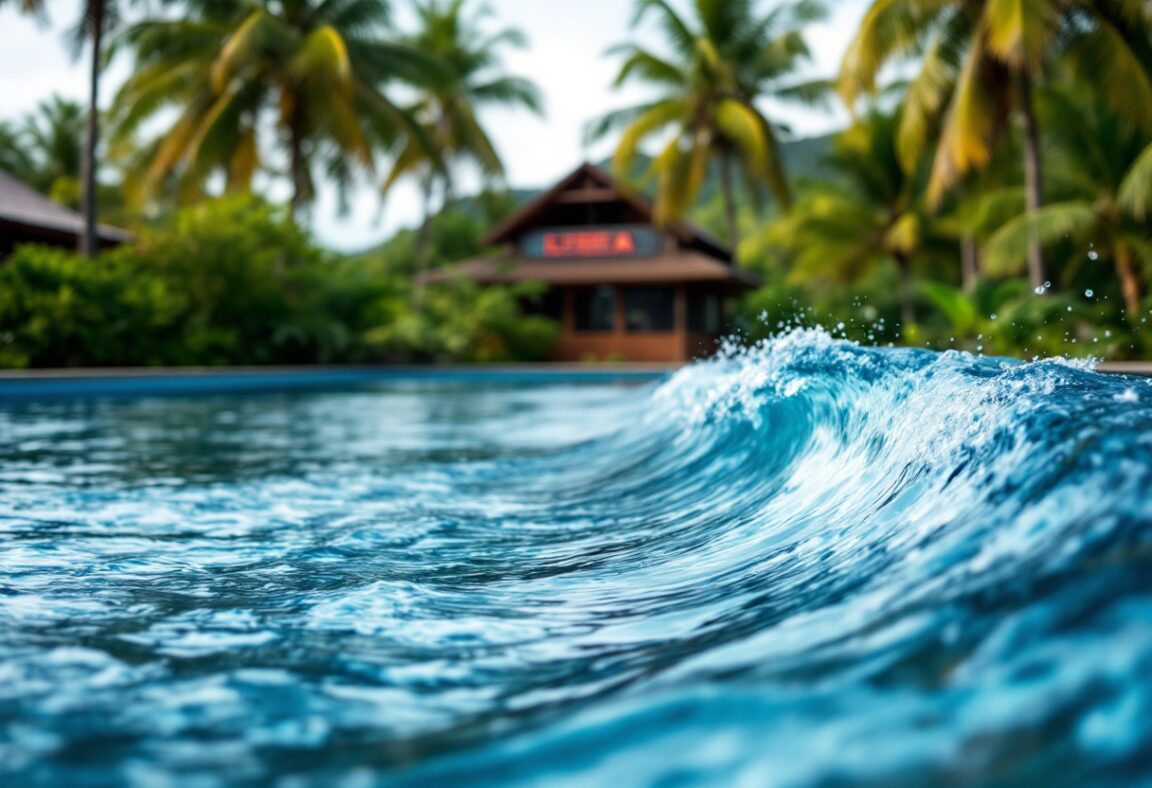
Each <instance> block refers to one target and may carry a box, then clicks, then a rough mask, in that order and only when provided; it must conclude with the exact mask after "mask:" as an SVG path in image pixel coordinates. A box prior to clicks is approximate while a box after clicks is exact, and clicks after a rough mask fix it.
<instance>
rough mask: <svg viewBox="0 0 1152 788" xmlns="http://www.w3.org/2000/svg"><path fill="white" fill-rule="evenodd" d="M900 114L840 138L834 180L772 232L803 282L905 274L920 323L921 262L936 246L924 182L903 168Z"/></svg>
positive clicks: (874, 119) (905, 303)
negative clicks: (917, 282) (890, 271)
mask: <svg viewBox="0 0 1152 788" xmlns="http://www.w3.org/2000/svg"><path fill="white" fill-rule="evenodd" d="M896 123H897V120H896V117H895V116H894V115H891V114H885V113H883V112H880V111H877V110H872V111H870V112H869V113H868V114H866V115H864V116H863V117H861V118H860V119H859V120H858V121H856V123H854V124H853V125H852V126H851V127H850V128H849V129H847V130H846V131H844V132H842V133H841V134H840V135H839V136H837V138H836V140H835V143H834V147H833V151H832V153H831V154H830V155H829V156H828V157H827V159H826V161H825V166H826V167H827V169H828V172H829V176H830V178H829V180H827V181H821V182H816V183H809V184H807V185H806V186H805V188H804V189H803V190H802V192H801V195H800V198H799V201H798V202H797V203H796V205H795V206H794V208H793V209H792V211H791V212H790V213H789V214H787V215H785V216H784V217H782V218H781V219H779V220H777V221H776V222H775V223H774V224H773V225H771V227H770V228H769V230H768V236H769V241H770V242H771V243H773V244H774V245H776V246H778V247H782V248H783V249H785V251H786V252H787V254H788V257H789V258H790V260H791V263H792V276H793V278H796V279H800V280H809V281H812V280H816V281H828V282H832V283H835V284H844V283H849V282H854V281H857V280H859V279H860V278H862V277H863V276H865V275H867V274H868V273H869V272H870V271H872V270H874V269H875V267H876V266H878V265H881V264H884V263H893V264H895V266H896V268H897V270H898V271H899V273H900V280H901V292H900V304H901V317H902V319H903V322H904V324H905V326H907V325H910V324H911V323H913V322H914V321H915V313H914V305H913V288H912V263H913V258H914V257H915V256H916V255H918V254H922V253H923V252H924V251H925V249H926V248H927V247H928V246H929V245H930V244H932V243H933V242H934V241H935V238H934V235H933V228H932V226H931V221H930V216H929V214H928V211H927V208H926V206H925V204H924V201H923V197H922V188H921V186H922V179H920V178H917V177H916V176H915V174H909V173H908V172H907V171H906V170H905V169H904V168H903V167H902V166H901V164H900V161H899V159H898V157H897V152H896V147H895V142H894V141H895V128H896Z"/></svg>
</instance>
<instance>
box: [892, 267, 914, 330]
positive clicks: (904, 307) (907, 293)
mask: <svg viewBox="0 0 1152 788" xmlns="http://www.w3.org/2000/svg"><path fill="white" fill-rule="evenodd" d="M894 256H895V258H896V268H897V269H899V271H900V322H901V324H902V325H901V329H900V333H901V334H903V333H904V328H905V327H906V326H910V325H912V324H913V323H915V322H916V310H915V308H914V307H913V305H912V261H911V260H909V259H908V255H906V254H904V253H903V252H897V253H896V254H895V255H894Z"/></svg>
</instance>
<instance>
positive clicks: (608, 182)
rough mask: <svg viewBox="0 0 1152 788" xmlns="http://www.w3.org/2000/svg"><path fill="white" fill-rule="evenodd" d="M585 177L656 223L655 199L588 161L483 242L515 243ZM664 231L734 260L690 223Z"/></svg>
mask: <svg viewBox="0 0 1152 788" xmlns="http://www.w3.org/2000/svg"><path fill="white" fill-rule="evenodd" d="M583 178H589V179H591V180H592V181H594V182H596V183H598V184H599V185H600V186H601V187H602V188H604V189H610V190H611V191H612V192H614V193H615V194H614V196H615V197H616V198H618V199H619V200H620V201H621V202H623V203H626V204H627V205H629V206H630V207H631V208H632V209H633V210H635V211H636V212H637V213H639V214H640V215H641V216H643V217H645V221H647V222H653V219H652V202H651V200H649V199H648V198H647V197H645V196H644V195H642V194H640V193H638V192H636V191H635V190H634V189H630V188H628V187H626V186H624V185H622V184H621V183H620V182H619V181H617V180H616V178H615V177H614V176H613V175H612V174H611V173H609V172H608V171H607V170H605V169H603V168H601V167H597V166H596V165H595V164H591V163H589V162H584V163H583V164H581V165H580V166H579V167H577V168H576V169H575V170H573V171H572V172H571V173H569V174H568V175H566V176H565V177H564V178H562V179H561V180H560V181H559V183H557V184H556V185H555V186H553V187H552V188H551V189H549V190H548V191H546V192H544V193H543V194H541V195H539V196H538V197H536V198H535V199H533V200H531V201H530V202H529V203H528V204H527V205H525V206H524V207H522V208H521V209H520V210H518V211H517V212H516V213H514V214H512V215H511V216H509V217H508V218H507V219H505V220H504V221H503V222H501V223H500V224H498V225H496V226H495V227H493V228H492V229H491V230H489V231H488V233H487V234H486V235H485V236H484V238H483V242H484V243H485V244H486V245H488V246H495V245H498V244H504V243H510V242H512V241H513V240H514V239H515V237H516V236H517V235H519V234H520V233H522V232H524V231H525V230H527V229H529V228H531V227H532V226H533V224H534V223H535V222H536V221H537V220H539V219H540V217H541V216H542V215H543V213H544V211H545V210H547V209H548V208H550V207H551V206H553V205H555V204H556V202H557V200H558V199H559V197H560V195H561V194H563V193H564V192H566V191H568V190H569V189H570V188H571V187H572V186H573V185H575V184H576V183H579V182H580V181H581V180H582V179H583ZM663 229H664V230H665V231H666V232H669V233H671V234H673V235H675V236H677V237H678V238H679V239H680V240H681V241H682V242H684V243H687V244H691V245H693V246H697V247H699V248H700V249H701V250H702V251H704V252H706V253H708V254H710V255H712V256H713V257H716V258H719V259H722V260H726V261H731V260H732V250H731V249H729V248H728V247H727V246H725V245H724V244H722V243H720V241H718V240H716V239H715V238H713V237H712V236H711V235H709V234H708V233H706V232H704V231H703V230H701V229H700V228H699V227H697V226H695V225H693V224H692V223H690V222H687V221H684V220H679V221H676V222H673V223H672V224H671V225H669V226H668V227H665V228H663Z"/></svg>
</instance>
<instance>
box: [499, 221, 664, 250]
mask: <svg viewBox="0 0 1152 788" xmlns="http://www.w3.org/2000/svg"><path fill="white" fill-rule="evenodd" d="M660 240H661V239H660V235H659V234H658V233H657V232H656V231H655V230H653V229H652V228H651V227H644V226H632V225H624V226H619V227H596V228H579V229H577V228H556V229H546V230H536V231H534V232H530V233H528V234H527V235H525V236H524V238H523V239H522V240H521V242H520V251H521V252H522V253H523V254H524V256H525V257H553V258H565V257H567V258H572V257H577V258H578V257H642V256H648V255H654V254H658V253H659V252H660Z"/></svg>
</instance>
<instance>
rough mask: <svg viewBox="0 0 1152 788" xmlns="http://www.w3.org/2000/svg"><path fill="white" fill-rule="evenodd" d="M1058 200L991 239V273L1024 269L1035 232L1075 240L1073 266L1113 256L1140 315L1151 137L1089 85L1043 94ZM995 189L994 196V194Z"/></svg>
mask: <svg viewBox="0 0 1152 788" xmlns="http://www.w3.org/2000/svg"><path fill="white" fill-rule="evenodd" d="M1041 107H1042V108H1043V109H1046V110H1047V112H1046V113H1045V116H1046V118H1047V119H1048V120H1049V126H1050V129H1051V131H1050V132H1049V135H1050V138H1051V141H1052V143H1053V145H1052V158H1051V163H1052V167H1051V175H1052V187H1053V194H1054V195H1055V197H1056V201H1055V202H1053V203H1051V204H1050V205H1046V206H1044V207H1043V208H1041V209H1040V210H1038V211H1036V212H1035V213H1033V214H1024V215H1021V216H1018V217H1016V218H1015V219H1013V220H1011V221H1009V222H1007V223H1006V224H1004V226H1003V227H1001V228H1000V229H999V230H998V231H997V232H996V233H995V234H994V235H993V236H992V237H991V238H990V239H989V241H988V244H987V246H986V249H985V266H986V268H987V269H988V271H989V272H990V273H993V274H1001V275H1003V274H1011V273H1014V272H1016V271H1017V270H1018V269H1019V266H1020V264H1021V263H1022V261H1023V260H1024V258H1025V256H1026V254H1027V244H1028V241H1029V239H1031V238H1039V239H1040V241H1041V242H1042V243H1055V242H1065V241H1071V242H1072V243H1073V244H1075V247H1076V255H1075V258H1074V260H1073V265H1072V266H1070V268H1071V271H1072V272H1075V270H1077V269H1078V268H1079V266H1080V263H1081V261H1083V260H1084V259H1086V258H1092V257H1095V258H1103V259H1108V258H1109V257H1110V258H1111V259H1112V263H1113V266H1114V267H1115V271H1116V276H1117V278H1118V280H1119V283H1120V291H1121V293H1122V295H1123V299H1124V305H1125V309H1126V312H1127V315H1128V319H1129V320H1130V321H1132V322H1136V321H1137V320H1138V319H1139V316H1140V302H1141V298H1142V297H1143V294H1144V275H1143V271H1144V270H1152V242H1150V241H1149V224H1148V219H1149V218H1150V217H1152V143H1150V142H1149V137H1148V135H1146V134H1143V133H1141V132H1140V131H1139V130H1137V129H1136V128H1134V127H1133V126H1132V124H1130V123H1127V122H1125V120H1123V119H1121V118H1118V117H1117V116H1116V114H1115V113H1114V112H1112V110H1111V108H1110V107H1109V106H1106V105H1105V104H1104V102H1103V99H1102V98H1101V97H1100V96H1099V95H1094V91H1091V90H1090V89H1087V90H1085V89H1080V90H1073V91H1065V92H1059V93H1053V94H1050V95H1045V96H1044V97H1043V101H1042V102H1041ZM994 198H995V195H992V196H990V197H989V199H994Z"/></svg>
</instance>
